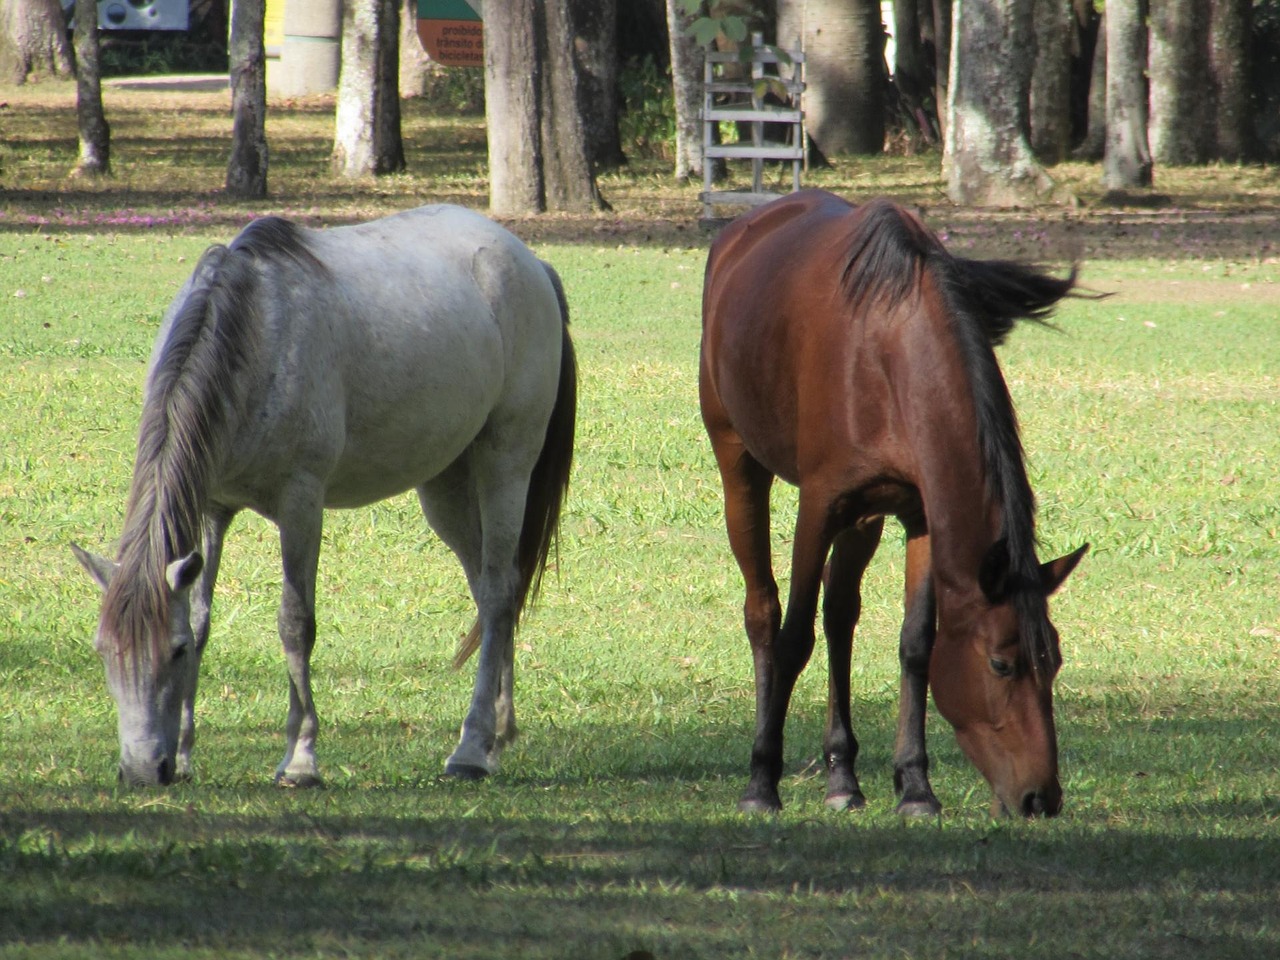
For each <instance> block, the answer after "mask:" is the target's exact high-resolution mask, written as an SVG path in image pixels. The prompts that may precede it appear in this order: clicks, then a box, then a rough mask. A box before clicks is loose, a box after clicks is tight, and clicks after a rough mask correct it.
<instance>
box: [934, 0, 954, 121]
mask: <svg viewBox="0 0 1280 960" xmlns="http://www.w3.org/2000/svg"><path fill="white" fill-rule="evenodd" d="M951 28H952V17H951V0H933V56H934V71H933V76H934V81H933V82H934V86H935V92H934V101H935V102H936V103H937V105H938V127H939V128H940V130H941V132H942V135H943V137H944V138H945V136H946V130H947V104H948V103H950V102H951V94H950V89H951Z"/></svg>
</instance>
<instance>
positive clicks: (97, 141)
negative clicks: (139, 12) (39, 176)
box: [74, 0, 111, 176]
mask: <svg viewBox="0 0 1280 960" xmlns="http://www.w3.org/2000/svg"><path fill="white" fill-rule="evenodd" d="M75 21H76V23H75V50H76V122H77V125H78V127H79V133H80V160H79V162H78V163H77V164H76V169H75V171H74V173H75V175H77V176H99V175H101V174H105V173H108V172H110V170H111V128H110V127H109V126H108V125H107V116H106V113H105V112H104V111H103V109H102V68H101V65H100V63H99V60H98V0H76V6H75Z"/></svg>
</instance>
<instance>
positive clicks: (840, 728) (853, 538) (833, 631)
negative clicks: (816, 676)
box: [822, 520, 884, 810]
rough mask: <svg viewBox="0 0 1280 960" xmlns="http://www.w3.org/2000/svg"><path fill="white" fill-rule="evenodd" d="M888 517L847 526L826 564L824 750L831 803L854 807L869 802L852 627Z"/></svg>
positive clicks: (832, 804)
mask: <svg viewBox="0 0 1280 960" xmlns="http://www.w3.org/2000/svg"><path fill="white" fill-rule="evenodd" d="M883 529H884V521H883V520H876V521H874V522H871V523H868V524H865V525H863V526H859V527H856V528H852V529H849V530H845V531H844V532H843V533H842V534H840V536H838V537H836V540H835V543H834V544H833V545H832V549H831V560H830V562H829V563H828V564H827V572H826V575H825V578H824V586H825V589H824V590H823V599H822V626H823V632H824V633H825V634H826V637H827V663H828V671H827V676H828V679H827V729H826V734H825V736H824V737H823V743H822V754H823V761H824V762H825V764H826V768H827V798H826V805H827V806H828V807H830V808H831V809H833V810H850V809H856V808H859V807H862V806H865V805H866V802H867V801H866V798H865V797H864V796H863V794H862V788H861V787H860V786H859V784H858V776H857V774H856V773H855V771H854V764H855V762H856V761H857V759H858V738H857V737H855V736H854V734H853V720H852V717H851V715H850V712H849V670H850V665H851V662H852V648H853V631H854V628H855V627H856V626H857V623H858V615H859V614H860V613H861V612H862V575H863V573H864V572H865V571H866V569H867V564H868V563H870V562H871V557H872V556H873V555H874V554H875V552H876V547H877V546H879V544H880V534H881V531H882V530H883Z"/></svg>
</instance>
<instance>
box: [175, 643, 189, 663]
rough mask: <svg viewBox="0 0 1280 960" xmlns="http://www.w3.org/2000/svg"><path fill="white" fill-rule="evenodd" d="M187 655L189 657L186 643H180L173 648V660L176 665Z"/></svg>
mask: <svg viewBox="0 0 1280 960" xmlns="http://www.w3.org/2000/svg"><path fill="white" fill-rule="evenodd" d="M186 655H187V645H186V644H185V643H180V644H178V645H177V646H175V647H174V648H173V659H174V662H175V663H176V662H177V661H179V660H181V659H182V658H183V657H185V656H186Z"/></svg>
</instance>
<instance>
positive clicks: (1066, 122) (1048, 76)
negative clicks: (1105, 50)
mask: <svg viewBox="0 0 1280 960" xmlns="http://www.w3.org/2000/svg"><path fill="white" fill-rule="evenodd" d="M1034 24H1035V46H1036V53H1035V66H1034V68H1033V69H1032V71H1031V148H1032V150H1034V151H1035V155H1036V157H1037V158H1038V159H1039V160H1040V162H1041V163H1046V164H1055V163H1061V162H1062V161H1063V160H1065V159H1066V158H1067V149H1068V148H1069V147H1070V146H1071V19H1070V11H1069V10H1068V9H1067V6H1066V4H1065V3H1064V2H1063V0H1035V7H1034Z"/></svg>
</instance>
